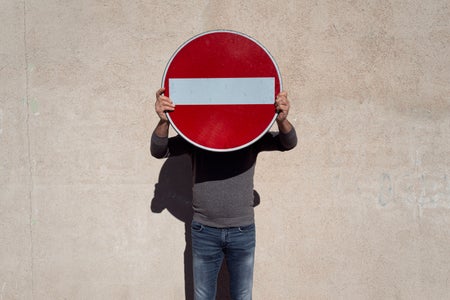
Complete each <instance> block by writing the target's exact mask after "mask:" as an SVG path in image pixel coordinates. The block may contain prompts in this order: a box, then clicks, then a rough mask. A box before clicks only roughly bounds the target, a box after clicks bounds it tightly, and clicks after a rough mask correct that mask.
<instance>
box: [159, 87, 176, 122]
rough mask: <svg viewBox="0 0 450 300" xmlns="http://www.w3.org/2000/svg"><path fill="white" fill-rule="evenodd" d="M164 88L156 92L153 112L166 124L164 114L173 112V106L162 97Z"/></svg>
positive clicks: (166, 98) (167, 98) (168, 99)
mask: <svg viewBox="0 0 450 300" xmlns="http://www.w3.org/2000/svg"><path fill="white" fill-rule="evenodd" d="M165 90H166V89H165V88H160V89H159V90H158V91H157V92H156V102H155V111H156V113H157V114H158V116H159V118H160V119H161V120H162V121H165V122H167V121H168V119H167V116H166V112H171V111H174V110H175V104H174V103H173V102H172V100H170V98H169V97H166V96H164V91H165Z"/></svg>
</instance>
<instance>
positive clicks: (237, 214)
mask: <svg viewBox="0 0 450 300" xmlns="http://www.w3.org/2000/svg"><path fill="white" fill-rule="evenodd" d="M296 144H297V135H296V132H295V129H294V128H292V130H291V131H290V132H289V133H287V134H283V133H281V132H268V133H266V134H265V135H264V136H263V137H262V138H260V139H259V140H258V141H256V142H255V143H253V144H251V145H250V146H247V147H245V148H243V149H240V150H236V151H231V152H212V151H207V150H203V149H200V148H198V147H195V146H194V145H192V144H190V143H188V142H187V141H185V140H184V139H183V138H182V137H180V136H175V137H172V138H167V137H166V138H161V137H159V136H157V135H156V134H153V135H152V138H151V143H150V152H151V154H152V155H153V156H154V157H156V158H165V157H169V156H176V155H182V154H186V153H187V154H189V155H190V156H191V158H192V168H193V174H194V178H193V190H192V191H193V203H192V205H193V210H194V217H193V219H194V220H195V221H197V222H199V223H202V224H204V225H207V226H212V227H218V228H223V227H237V226H245V225H249V224H252V223H253V222H254V211H253V210H254V209H253V207H254V193H253V177H254V174H255V164H256V158H257V156H258V153H260V152H262V151H286V150H290V149H292V148H294V147H295V146H296Z"/></svg>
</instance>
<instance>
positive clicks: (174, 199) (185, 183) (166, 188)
mask: <svg viewBox="0 0 450 300" xmlns="http://www.w3.org/2000/svg"><path fill="white" fill-rule="evenodd" d="M192 175H193V174H192V161H191V157H190V156H189V155H187V154H183V155H179V156H173V157H169V158H167V159H166V161H165V162H164V164H163V166H162V168H161V171H160V173H159V178H158V183H156V184H155V192H154V198H153V199H152V202H151V211H152V212H153V213H161V212H162V211H163V210H164V209H167V210H168V211H169V212H170V213H171V214H172V215H173V216H174V217H175V218H177V219H178V220H179V221H181V222H183V223H184V227H185V242H186V247H185V249H184V283H185V299H186V300H193V299H194V294H193V293H194V292H193V291H194V282H193V273H192V240H191V222H192V217H193V210H192V184H193V183H192V178H193V176H192ZM259 202H260V198H259V195H258V193H257V192H256V191H254V205H255V206H256V205H258V204H259ZM168 263H170V262H168ZM216 299H218V300H229V299H231V297H230V295H229V276H228V271H227V267H226V263H225V260H224V263H223V264H222V268H221V270H220V273H219V277H218V281H217V297H216Z"/></svg>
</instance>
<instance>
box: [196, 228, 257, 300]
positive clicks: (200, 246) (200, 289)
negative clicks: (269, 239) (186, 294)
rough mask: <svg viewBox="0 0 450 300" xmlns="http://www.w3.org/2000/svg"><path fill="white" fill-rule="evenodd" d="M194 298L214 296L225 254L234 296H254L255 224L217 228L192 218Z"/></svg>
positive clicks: (204, 299) (240, 298)
mask: <svg viewBox="0 0 450 300" xmlns="http://www.w3.org/2000/svg"><path fill="white" fill-rule="evenodd" d="M191 226H192V258H193V260H192V262H193V271H194V295H195V300H214V299H215V297H216V290H217V277H218V274H219V271H220V267H221V265H222V261H223V259H224V258H225V260H226V263H227V267H228V271H229V276H230V295H231V298H232V299H233V300H250V299H252V286H253V266H254V256H255V225H254V224H251V225H248V226H241V227H231V228H215V227H209V226H205V225H202V224H200V223H198V222H196V221H193V222H192V225H191Z"/></svg>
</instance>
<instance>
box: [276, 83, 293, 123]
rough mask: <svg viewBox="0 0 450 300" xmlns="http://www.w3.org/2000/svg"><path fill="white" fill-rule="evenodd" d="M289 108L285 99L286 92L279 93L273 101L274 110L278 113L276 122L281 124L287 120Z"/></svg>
mask: <svg viewBox="0 0 450 300" xmlns="http://www.w3.org/2000/svg"><path fill="white" fill-rule="evenodd" d="M289 108H290V104H289V100H288V98H287V92H284V91H283V92H281V93H279V94H278V96H277V98H276V99H275V109H276V110H277V113H278V116H277V122H279V123H281V122H283V121H285V120H286V119H287V116H288V114H289Z"/></svg>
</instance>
